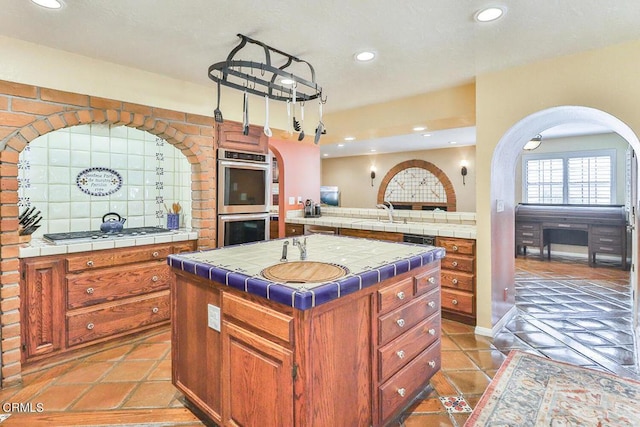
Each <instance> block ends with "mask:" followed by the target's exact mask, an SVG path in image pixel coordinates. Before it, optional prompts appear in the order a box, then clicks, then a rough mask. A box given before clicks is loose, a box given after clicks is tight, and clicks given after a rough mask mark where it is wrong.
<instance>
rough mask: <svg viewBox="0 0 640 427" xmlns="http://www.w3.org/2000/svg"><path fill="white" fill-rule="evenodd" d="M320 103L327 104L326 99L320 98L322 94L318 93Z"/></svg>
mask: <svg viewBox="0 0 640 427" xmlns="http://www.w3.org/2000/svg"><path fill="white" fill-rule="evenodd" d="M319 98H320V102H322V103H323V104H326V103H327V97H326V96H325V97H324V98H323V97H322V92H320V97H319Z"/></svg>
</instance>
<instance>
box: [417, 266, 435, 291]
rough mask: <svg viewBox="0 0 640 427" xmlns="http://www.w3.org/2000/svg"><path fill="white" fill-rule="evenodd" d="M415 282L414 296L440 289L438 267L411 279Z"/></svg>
mask: <svg viewBox="0 0 640 427" xmlns="http://www.w3.org/2000/svg"><path fill="white" fill-rule="evenodd" d="M413 280H414V282H415V286H416V287H415V294H416V295H420V294H424V293H425V292H429V291H430V290H432V289H436V288H438V287H440V269H439V268H438V267H436V268H434V269H433V270H429V271H425V272H424V273H421V274H418V275H416V276H415V277H414V278H413Z"/></svg>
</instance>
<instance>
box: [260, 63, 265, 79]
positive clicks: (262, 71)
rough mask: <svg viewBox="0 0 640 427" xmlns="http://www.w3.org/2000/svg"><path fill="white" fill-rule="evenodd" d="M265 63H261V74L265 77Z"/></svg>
mask: <svg viewBox="0 0 640 427" xmlns="http://www.w3.org/2000/svg"><path fill="white" fill-rule="evenodd" d="M264 71H265V70H264V64H260V75H261V76H263V77H264Z"/></svg>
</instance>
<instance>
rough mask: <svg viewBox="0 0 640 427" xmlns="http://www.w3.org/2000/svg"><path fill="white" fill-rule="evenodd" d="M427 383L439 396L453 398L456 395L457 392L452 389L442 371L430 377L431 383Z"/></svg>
mask: <svg viewBox="0 0 640 427" xmlns="http://www.w3.org/2000/svg"><path fill="white" fill-rule="evenodd" d="M429 383H430V384H431V386H432V387H433V389H434V390H435V391H436V393H438V395H440V396H453V395H455V394H458V391H457V390H456V389H455V388H454V387H453V385H452V384H451V382H450V381H449V379H448V378H447V377H446V376H445V375H444V374H443V373H442V371H438V372H436V374H435V375H434V376H433V377H431V381H429Z"/></svg>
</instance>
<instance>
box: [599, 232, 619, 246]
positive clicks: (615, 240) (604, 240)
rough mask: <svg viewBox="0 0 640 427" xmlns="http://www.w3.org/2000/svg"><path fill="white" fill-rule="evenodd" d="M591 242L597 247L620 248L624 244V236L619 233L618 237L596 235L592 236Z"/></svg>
mask: <svg viewBox="0 0 640 427" xmlns="http://www.w3.org/2000/svg"><path fill="white" fill-rule="evenodd" d="M591 242H592V244H595V245H604V246H616V245H617V246H620V245H621V244H622V236H620V234H619V233H618V235H614V236H612V235H604V236H602V235H596V236H591Z"/></svg>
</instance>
